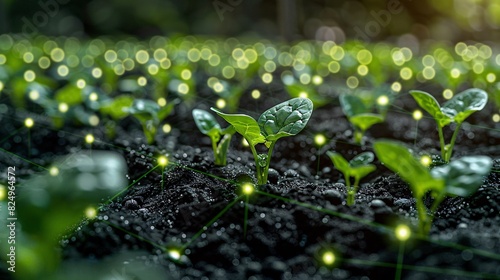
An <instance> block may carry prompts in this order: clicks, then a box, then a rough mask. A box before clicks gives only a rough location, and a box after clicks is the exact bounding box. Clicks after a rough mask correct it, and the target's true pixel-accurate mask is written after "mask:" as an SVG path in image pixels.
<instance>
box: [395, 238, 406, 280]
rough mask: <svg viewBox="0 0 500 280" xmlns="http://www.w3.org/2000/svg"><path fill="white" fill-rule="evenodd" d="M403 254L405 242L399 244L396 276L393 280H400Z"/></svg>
mask: <svg viewBox="0 0 500 280" xmlns="http://www.w3.org/2000/svg"><path fill="white" fill-rule="evenodd" d="M404 253H405V242H404V241H401V242H400V243H399V253H398V264H397V266H396V276H395V277H394V279H395V280H400V279H401V270H402V269H403V259H404Z"/></svg>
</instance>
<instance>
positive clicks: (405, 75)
mask: <svg viewBox="0 0 500 280" xmlns="http://www.w3.org/2000/svg"><path fill="white" fill-rule="evenodd" d="M399 76H401V79H403V80H409V79H411V77H412V76H413V71H412V70H411V69H410V68H408V67H404V68H402V69H401V70H400V71H399Z"/></svg>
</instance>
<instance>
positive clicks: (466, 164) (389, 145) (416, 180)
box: [373, 140, 492, 235]
mask: <svg viewBox="0 0 500 280" xmlns="http://www.w3.org/2000/svg"><path fill="white" fill-rule="evenodd" d="M373 146H374V150H375V153H376V154H377V157H378V158H379V160H380V161H381V162H382V163H383V164H384V165H385V166H387V167H388V168H389V169H391V170H392V171H394V172H396V173H398V174H399V176H400V177H401V178H402V179H403V180H404V181H406V182H407V183H408V184H409V185H410V188H411V190H412V192H413V196H414V197H415V200H416V205H417V212H418V218H419V230H420V233H421V234H424V235H425V234H428V233H429V231H430V228H431V225H432V219H433V216H432V215H433V213H434V212H435V211H436V210H437V208H438V206H439V204H440V203H441V202H442V201H443V199H444V198H445V197H446V196H462V197H465V196H469V195H471V194H473V193H474V192H476V191H477V189H478V188H479V187H480V186H481V184H482V183H483V180H484V176H485V175H487V174H488V173H489V172H490V169H491V166H492V160H491V159H490V158H489V157H487V156H467V157H462V158H460V159H458V160H455V161H453V162H451V163H449V164H447V165H443V166H439V167H436V168H434V169H432V170H429V169H427V167H425V166H423V165H422V163H420V161H419V160H417V159H415V157H414V156H413V154H412V153H411V152H410V150H408V148H406V147H405V146H404V145H403V144H401V143H398V142H395V141H390V140H381V141H377V142H376V143H375V144H374V145H373ZM427 193H430V194H431V196H432V197H433V198H434V201H433V203H432V206H431V208H430V212H431V214H430V215H428V214H427V207H426V206H425V204H424V197H425V195H426V194H427Z"/></svg>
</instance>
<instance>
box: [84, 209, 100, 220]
mask: <svg viewBox="0 0 500 280" xmlns="http://www.w3.org/2000/svg"><path fill="white" fill-rule="evenodd" d="M96 216H97V210H96V209H95V208H94V207H87V209H85V217H87V218H88V219H93V218H95V217H96Z"/></svg>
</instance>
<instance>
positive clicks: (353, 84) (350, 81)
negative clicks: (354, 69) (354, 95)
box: [346, 76, 359, 88]
mask: <svg viewBox="0 0 500 280" xmlns="http://www.w3.org/2000/svg"><path fill="white" fill-rule="evenodd" d="M346 84H347V86H348V87H349V88H357V87H358V86H359V80H358V78H356V77H354V76H350V77H349V78H347V81H346Z"/></svg>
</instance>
